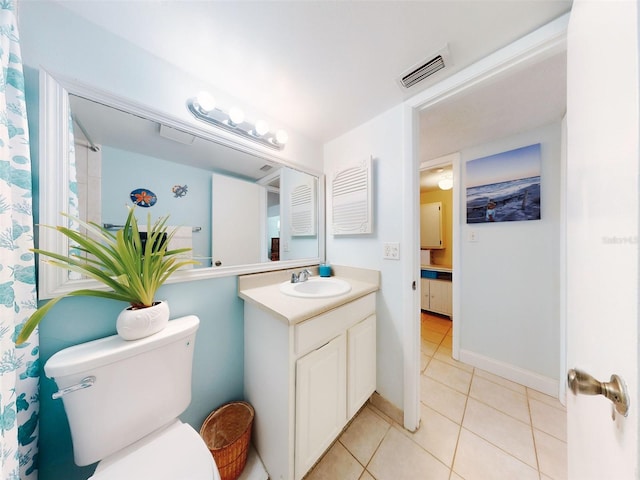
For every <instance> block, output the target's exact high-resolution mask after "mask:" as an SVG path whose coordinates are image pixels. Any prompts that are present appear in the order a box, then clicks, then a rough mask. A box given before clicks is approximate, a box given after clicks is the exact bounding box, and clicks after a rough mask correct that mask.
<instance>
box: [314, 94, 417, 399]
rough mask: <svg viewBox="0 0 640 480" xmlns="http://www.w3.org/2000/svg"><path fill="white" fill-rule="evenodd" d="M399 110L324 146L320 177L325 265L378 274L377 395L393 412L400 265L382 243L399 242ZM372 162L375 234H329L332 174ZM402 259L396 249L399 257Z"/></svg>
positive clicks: (398, 374)
mask: <svg viewBox="0 0 640 480" xmlns="http://www.w3.org/2000/svg"><path fill="white" fill-rule="evenodd" d="M403 112H404V110H403V106H401V105H400V106H397V107H395V108H392V109H391V110H388V111H387V112H385V113H383V114H381V115H379V116H378V117H376V118H374V119H372V120H370V121H369V122H367V123H365V124H363V125H361V126H360V127H358V128H355V129H354V130H352V131H350V132H348V133H346V134H345V135H343V136H341V137H339V138H337V139H335V140H333V141H331V142H329V143H327V144H326V145H325V149H324V172H325V175H326V179H327V209H326V212H327V213H326V217H327V244H326V248H327V260H328V261H329V262H331V263H333V264H336V265H349V266H355V267H362V268H371V269H376V270H380V272H381V290H380V292H378V300H377V316H378V325H377V327H378V345H377V347H378V362H377V363H378V374H377V391H378V392H379V393H380V394H381V395H382V396H383V397H385V398H386V399H387V400H389V401H390V402H392V403H393V404H395V405H396V406H397V407H399V408H402V406H403V388H404V378H403V371H404V370H403V369H404V364H403V328H404V327H403V324H405V323H406V321H405V319H403V318H402V314H401V312H402V293H403V292H402V290H401V284H402V283H403V282H402V271H401V262H399V261H396V260H383V259H382V251H383V250H382V244H383V242H402V240H403V239H402V238H401V232H402V225H403V215H402V195H401V194H400V191H401V185H402V180H403V170H404V168H405V167H404V165H403V162H404V159H403V155H404V152H403V129H404V122H403V118H404V117H403ZM370 156H372V157H373V204H374V205H373V209H374V233H372V234H370V235H352V236H337V237H334V236H333V235H332V234H331V228H330V225H331V221H332V218H331V211H332V208H331V207H332V205H331V188H330V183H331V182H330V180H331V176H332V175H331V173H332V172H334V171H335V170H337V169H338V168H339V167H340V166H341V165H345V164H349V163H352V162H354V161H358V160H363V159H366V158H369V157H370ZM403 254H406V252H404V251H403V248H402V243H401V245H400V255H401V256H402V255H403Z"/></svg>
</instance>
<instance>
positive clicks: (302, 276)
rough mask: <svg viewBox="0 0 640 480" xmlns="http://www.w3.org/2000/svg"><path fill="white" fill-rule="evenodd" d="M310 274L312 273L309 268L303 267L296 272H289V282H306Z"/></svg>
mask: <svg viewBox="0 0 640 480" xmlns="http://www.w3.org/2000/svg"><path fill="white" fill-rule="evenodd" d="M312 275H313V273H311V270H309V269H308V268H305V269H304V270H302V271H301V272H300V273H298V274H295V273H292V274H291V283H300V282H306V281H307V280H309V277H310V276H312Z"/></svg>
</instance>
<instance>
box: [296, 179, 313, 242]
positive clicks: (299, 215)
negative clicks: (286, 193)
mask: <svg viewBox="0 0 640 480" xmlns="http://www.w3.org/2000/svg"><path fill="white" fill-rule="evenodd" d="M316 210H317V209H316V182H315V179H314V178H309V179H307V180H305V181H303V182H302V183H300V184H299V185H296V186H295V187H293V189H292V190H291V236H292V237H302V236H310V235H315V234H316V224H317V222H316Z"/></svg>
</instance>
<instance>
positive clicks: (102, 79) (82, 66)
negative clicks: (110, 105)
mask: <svg viewBox="0 0 640 480" xmlns="http://www.w3.org/2000/svg"><path fill="white" fill-rule="evenodd" d="M63 5H64V2H63V3H62V5H61V4H58V3H56V2H50V1H48V0H47V1H42V0H32V1H29V2H21V4H20V14H19V23H20V25H19V27H20V32H21V38H20V43H21V47H22V55H23V63H24V64H25V65H26V66H27V67H30V68H38V67H42V68H45V69H47V70H48V71H49V73H51V74H53V75H54V76H55V74H56V73H57V74H62V75H64V76H65V77H68V78H73V79H75V80H77V81H79V82H82V83H86V84H88V85H91V86H93V87H95V88H98V89H101V90H104V91H107V92H110V93H113V94H116V95H120V96H122V97H124V98H127V99H130V100H133V101H135V102H138V103H140V104H142V105H145V106H148V107H152V108H155V109H156V110H157V111H160V112H163V113H167V114H168V115H170V116H171V117H173V118H177V119H180V120H183V121H185V122H187V123H192V124H196V125H198V126H199V127H202V128H208V129H211V130H212V131H214V132H216V133H219V134H220V135H222V136H226V137H229V138H232V139H234V140H236V141H238V140H239V139H240V137H238V136H237V135H233V134H230V133H226V132H222V131H221V130H220V129H215V128H214V127H208V126H205V125H204V124H203V123H202V122H197V121H196V120H195V119H194V118H193V116H192V115H191V113H190V112H189V111H188V110H187V108H186V100H187V99H188V98H191V97H193V96H195V95H196V94H197V93H198V92H199V91H201V90H208V91H209V92H211V93H212V94H213V95H214V96H216V97H217V98H218V99H219V102H220V104H221V105H233V104H235V105H239V106H241V107H242V108H243V110H245V112H246V114H247V118H248V119H251V118H258V117H259V116H262V115H261V112H257V111H255V110H252V106H251V105H247V104H245V103H243V101H242V99H235V98H232V97H230V96H229V95H228V94H226V92H224V91H221V90H220V89H217V88H216V87H215V86H214V85H209V84H206V83H205V82H203V81H201V80H199V79H197V78H193V77H190V76H189V75H187V74H186V73H185V72H183V71H182V70H179V69H178V68H176V67H174V66H173V65H171V64H169V63H168V62H166V61H164V60H161V59H160V58H158V57H155V56H152V55H150V54H149V53H148V52H146V51H144V50H142V49H140V48H139V47H137V46H135V45H133V44H131V43H129V42H127V41H125V40H123V39H122V38H120V37H116V36H115V35H113V34H111V33H109V32H107V31H106V30H104V29H102V28H101V27H98V26H97V25H95V24H91V23H89V22H87V21H86V20H85V19H83V18H81V17H79V16H77V15H75V14H74V13H72V12H70V11H69V10H67V9H66V8H64V6H63ZM61 25H62V26H63V27H62V28H61V27H60V26H61ZM53 46H55V48H54V47H53ZM265 120H268V121H269V124H270V125H274V126H275V125H277V126H278V127H279V128H284V129H285V130H287V132H288V133H289V142H288V143H287V146H286V148H285V149H284V151H283V152H282V153H278V154H274V153H273V150H270V149H268V148H266V147H261V146H259V145H258V144H257V143H255V142H250V141H247V142H245V143H247V144H248V145H251V146H252V147H255V148H257V149H258V150H262V151H264V152H265V153H267V154H271V155H275V156H278V157H281V158H282V159H283V160H285V161H287V162H290V164H291V165H292V166H294V165H301V166H306V167H309V168H312V169H315V170H321V169H322V163H321V162H322V157H321V148H320V145H319V144H318V143H316V142H313V141H311V140H309V139H307V138H306V137H304V136H303V135H301V134H300V133H298V132H296V131H295V127H294V126H293V125H286V124H283V123H282V122H279V121H277V120H276V119H272V118H265ZM240 142H243V140H240Z"/></svg>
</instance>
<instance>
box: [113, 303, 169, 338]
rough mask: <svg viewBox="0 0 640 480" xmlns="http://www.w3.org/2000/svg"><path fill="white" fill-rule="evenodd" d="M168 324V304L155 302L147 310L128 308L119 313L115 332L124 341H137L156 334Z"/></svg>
mask: <svg viewBox="0 0 640 480" xmlns="http://www.w3.org/2000/svg"><path fill="white" fill-rule="evenodd" d="M167 323H169V304H168V303H167V302H166V301H161V302H156V303H155V304H154V305H153V306H151V307H147V308H136V309H134V308H133V307H128V308H125V309H124V310H122V312H120V315H118V320H117V321H116V330H117V331H118V335H120V336H121V337H122V338H123V339H125V340H137V339H139V338H144V337H148V336H149V335H153V334H154V333H158V332H159V331H160V330H162V329H163V328H165V327H166V326H167Z"/></svg>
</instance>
